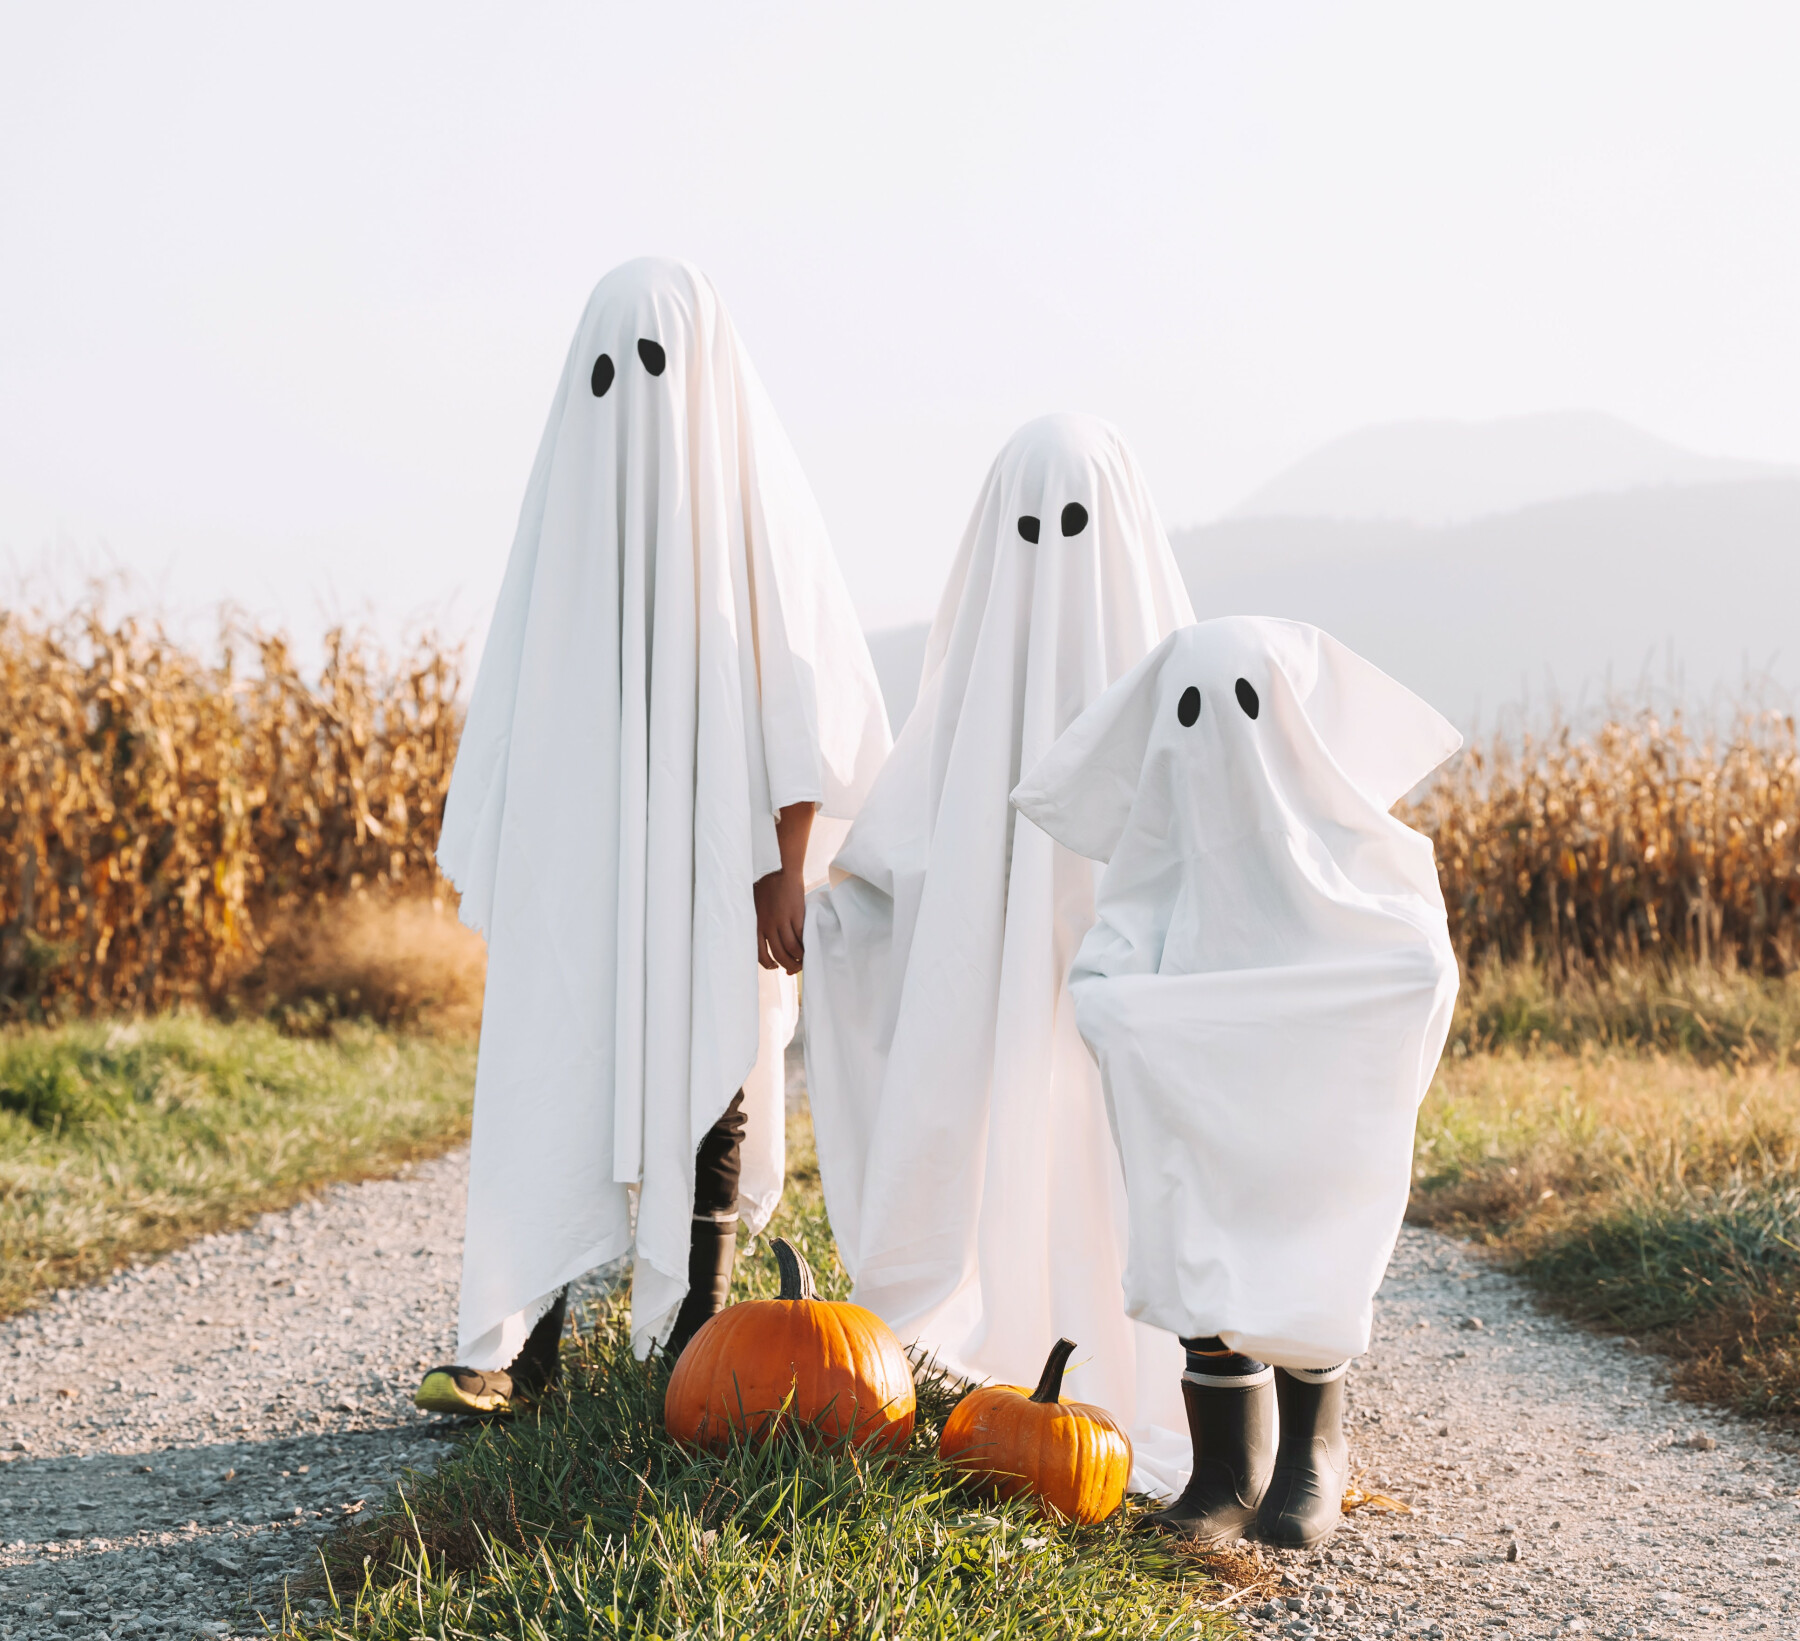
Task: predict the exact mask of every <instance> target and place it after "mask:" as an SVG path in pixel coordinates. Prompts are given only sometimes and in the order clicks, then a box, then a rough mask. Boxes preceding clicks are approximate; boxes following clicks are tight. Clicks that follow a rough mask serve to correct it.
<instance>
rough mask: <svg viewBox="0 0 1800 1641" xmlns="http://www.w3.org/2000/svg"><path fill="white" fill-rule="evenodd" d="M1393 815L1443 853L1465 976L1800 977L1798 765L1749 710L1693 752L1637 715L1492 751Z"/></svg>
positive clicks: (1680, 731)
mask: <svg viewBox="0 0 1800 1641" xmlns="http://www.w3.org/2000/svg"><path fill="white" fill-rule="evenodd" d="M1403 813H1404V815H1405V818H1406V819H1407V820H1408V821H1409V822H1410V823H1411V824H1412V825H1414V826H1417V827H1418V828H1419V829H1420V830H1422V831H1424V832H1426V833H1428V834H1429V835H1430V837H1431V838H1432V840H1433V842H1434V843H1435V844H1436V847H1437V862H1438V874H1439V877H1440V879H1441V880H1442V882H1443V886H1444V899H1445V902H1446V904H1447V906H1448V908H1449V912H1450V929H1451V934H1452V936H1453V938H1454V940H1455V942H1456V946H1457V951H1458V954H1459V955H1460V956H1461V958H1462V960H1463V962H1464V964H1465V965H1467V964H1469V963H1471V962H1480V961H1483V960H1485V959H1490V958H1498V959H1502V960H1507V961H1512V960H1517V959H1527V960H1530V959H1536V960H1537V961H1539V962H1542V963H1545V964H1546V965H1547V966H1548V967H1549V968H1550V970H1551V971H1552V973H1553V974H1556V975H1559V976H1565V977H1566V976H1567V975H1569V974H1570V973H1572V972H1575V971H1577V970H1584V969H1586V970H1592V969H1595V968H1608V967H1611V966H1612V965H1614V964H1618V963H1635V962H1639V961H1643V960H1654V961H1658V962H1664V963H1670V962H1680V961H1687V962H1694V963H1700V964H1712V965H1718V966H1722V967H1733V966H1736V967H1741V968H1744V969H1748V970H1751V971H1754V972H1758V973H1772V974H1786V973H1788V972H1790V971H1791V970H1792V969H1793V968H1794V967H1795V966H1796V964H1800V748H1797V747H1796V743H1795V734H1794V720H1793V719H1792V718H1791V717H1788V716H1786V715H1784V714H1781V713H1775V712H1763V711H1755V710H1751V709H1748V708H1746V709H1744V710H1742V711H1740V712H1739V713H1738V714H1737V716H1736V717H1735V719H1734V720H1733V721H1732V722H1731V723H1730V724H1729V725H1727V726H1726V727H1725V728H1724V729H1723V730H1721V731H1718V732H1709V733H1704V734H1700V735H1696V734H1694V733H1692V732H1690V730H1689V729H1688V727H1687V725H1686V723H1685V722H1684V720H1683V718H1682V716H1681V715H1680V714H1679V713H1676V714H1673V715H1671V716H1670V717H1668V718H1667V719H1664V718H1661V717H1658V716H1657V715H1656V714H1655V713H1652V712H1648V711H1646V712H1643V713H1639V714H1637V715H1635V716H1623V717H1619V718H1615V719H1613V720H1612V721H1609V722H1606V723H1604V724H1602V725H1601V726H1600V727H1599V728H1598V729H1596V730H1594V731H1593V732H1592V733H1589V734H1577V733H1576V732H1575V731H1574V730H1572V729H1571V728H1569V727H1568V726H1566V725H1558V726H1555V727H1553V729H1552V731H1551V733H1550V734H1548V735H1546V736H1532V735H1525V736H1522V737H1521V738H1520V739H1519V740H1518V741H1517V742H1516V743H1514V742H1509V741H1507V740H1506V739H1504V738H1502V737H1499V736H1496V737H1494V738H1493V740H1492V741H1490V742H1489V743H1488V744H1487V745H1486V746H1484V747H1480V748H1471V749H1469V750H1468V751H1466V752H1464V753H1463V754H1462V755H1461V756H1460V757H1459V758H1457V759H1456V760H1455V761H1454V762H1452V763H1451V764H1450V765H1449V766H1448V767H1447V768H1446V769H1445V770H1444V771H1443V772H1442V773H1441V774H1440V775H1439V776H1438V778H1437V779H1436V781H1435V782H1434V783H1433V784H1432V785H1431V786H1430V787H1429V788H1428V789H1427V791H1426V794H1425V795H1424V797H1423V798H1422V799H1421V800H1420V801H1418V802H1417V803H1416V804H1414V805H1413V806H1412V807H1411V808H1410V810H1408V811H1404V812H1403Z"/></svg>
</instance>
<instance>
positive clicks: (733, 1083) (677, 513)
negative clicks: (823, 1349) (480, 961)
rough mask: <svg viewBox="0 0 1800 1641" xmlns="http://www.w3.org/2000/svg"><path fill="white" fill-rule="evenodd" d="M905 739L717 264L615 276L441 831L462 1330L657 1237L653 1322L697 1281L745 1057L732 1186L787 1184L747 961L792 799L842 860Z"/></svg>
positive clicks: (601, 292) (555, 422) (756, 1189)
mask: <svg viewBox="0 0 1800 1641" xmlns="http://www.w3.org/2000/svg"><path fill="white" fill-rule="evenodd" d="M889 744H890V737H889V733H888V726H887V718H886V714H885V710H884V708H883V706H882V702H881V695H880V690H879V687H878V685H877V683H876V679H875V672H874V667H873V665H872V663H871V661H870V659H869V653H868V649H867V646H866V645H865V643H864V641H863V637H862V630H861V628H860V626H859V625H858V623H857V620H856V616H855V613H854V611H853V610H852V608H851V605H850V601H849V597H848V594H847V593H846V591H845V588H844V585H843V581H842V578H841V576H840V573H839V571H838V567H837V562H836V560H835V558H834V557H833V555H832V551H831V544H830V542H829V540H828V538H827V535H826V531H825V526H824V522H823V520H822V518H821V517H820V514H819V510H818V507H817V504H816V503H815V501H814V499H813V496H812V492H811V490H810V489H809V487H808V485H807V482H806V478H805V476H804V474H803V473H802V472H801V470H800V465H799V462H798V460H797V459H796V457H795V455H794V452H793V449H792V446H791V445H790V444H789V442H788V440H787V436H786V434H785V433H784V432H783V430H782V427H781V424H780V422H779V421H778V420H777V419H776V416H775V412H774V409H773V407H772V406H771V405H770V403H769V399H768V396H767V394H766V393H765V392H764V389H763V387H762V384H761V382H760V381H759V380H758V379H757V376H756V373H755V371H754V370H752V368H751V366H750V361H749V359H748V358H747V357H746V355H745V353H744V350H743V347H742V345H741V344H740V342H739V340H738V337H737V333H736V331H735V330H734V329H733V328H732V325H731V321H730V319H729V318H728V317H727V315H726V313H725V309H724V307H723V306H722V305H721V303H720V301H719V298H718V295H717V293H716V292H715V291H714V290H713V287H712V285H711V284H710V283H709V282H708V281H707V279H706V278H705V276H704V275H703V274H701V273H700V272H699V271H698V270H696V269H694V268H692V267H689V266H688V265H687V264H685V263H681V262H675V261H668V260H663V259H656V258H646V259H643V260H640V261H636V262H630V263H626V264H625V265H623V266H622V267H619V268H617V269H615V270H614V271H613V272H611V273H610V274H608V275H607V276H606V277H605V278H604V279H603V280H601V282H600V284H599V285H598V286H597V287H596V288H595V290H594V293H593V295H592V297H591V298H590V299H589V301H588V304H587V309H586V311H585V312H584V313H583V315H582V319H581V324H580V327H579V329H578V330H577V331H576V334H575V339H574V342H573V344H572V346H571V348H570V351H569V356H568V361H567V363H566V365H565V366H564V369H563V374H562V380H561V383H560V385H559V386H558V388H557V392H556V398H555V401H554V403H553V404H552V406H551V410H550V420H549V425H548V426H547V427H546V429H545V431H544V437H543V441H542V443H541V445H540V446H539V449H538V455H537V461H536V463H535V465H534V466H533V468H532V473H531V479H530V483H529V485H528V487H527V489H526V493H525V501H524V505H523V507H522V509H521V512H520V517H519V525H518V533H517V536H516V538H515V540H514V543H513V549H512V556H511V558H510V560H509V561H508V564H507V569H506V577H505V581H504V584H503V585H502V587H501V591H500V597H499V602H498V605H497V607H496V609H495V613H494V619H493V624H492V627H491V628H490V630H489V634H488V642H487V647H486V649H485V650H484V651H483V654H482V659H481V667H480V672H479V675H478V676H477V679H476V683H475V691H474V696H473V699H472V701H471V704H470V708H469V716H468V722H467V724H466V726H465V728H464V731H463V738H462V745H461V749H460V751H459V753H458V755H457V762H456V771H455V775H454V777H453V779H452V782H451V787H450V794H449V799H448V802H447V804H446V808H445V816H444V828H443V839H442V842H441V844H440V847H439V860H440V862H441V863H442V865H443V868H444V870H445V872H446V873H447V874H448V875H449V877H450V879H451V881H452V882H453V883H454V884H455V885H456V887H457V888H458V889H459V890H460V891H461V894H462V916H463V919H464V921H465V922H467V923H468V924H470V925H471V926H472V927H474V928H476V929H478V930H480V931H482V932H483V933H484V934H485V935H486V936H487V941H488V978H487V994H486V1002H485V1006H484V1011H483V1016H482V1027H481V1050H480V1062H479V1068H478V1070H477V1072H476V1084H475V1116H474V1135H473V1141H472V1152H471V1159H470V1177H469V1206H468V1225H467V1235H466V1239H465V1244H464V1252H463V1283H462V1305H461V1314H460V1319H459V1325H458V1326H459V1340H460V1343H459V1347H458V1349H459V1357H460V1360H461V1361H463V1362H464V1363H466V1364H468V1365H469V1366H471V1367H475V1368H484V1369H485V1368H497V1367H503V1366H505V1365H506V1364H507V1363H508V1362H510V1361H511V1360H512V1359H513V1357H514V1356H515V1355H516V1354H517V1352H518V1350H519V1347H520V1346H521V1345H522V1344H523V1343H524V1341H525V1338H526V1336H527V1334H528V1333H529V1332H530V1329H531V1327H532V1325H533V1323H534V1322H535V1321H536V1320H537V1319H538V1317H539V1316H541V1315H542V1314H543V1313H544V1312H545V1310H546V1309H547V1308H548V1307H549V1305H550V1304H551V1303H552V1302H553V1300H554V1298H555V1296H556V1294H557V1292H558V1290H559V1289H560V1288H561V1287H562V1286H563V1285H564V1284H565V1283H567V1282H569V1281H571V1280H572V1279H573V1278H575V1277H578V1276H580V1275H582V1274H583V1273H584V1272H586V1271H589V1270H591V1269H593V1268H594V1267H596V1266H598V1265H602V1264H605V1263H607V1262H608V1261H611V1260H614V1259H617V1258H619V1257H620V1256H622V1255H625V1254H627V1253H633V1252H635V1265H634V1271H633V1286H632V1336H633V1343H634V1346H635V1348H636V1349H637V1351H638V1354H639V1355H640V1356H641V1355H643V1354H645V1353H647V1352H648V1350H649V1349H650V1347H651V1345H652V1344H653V1343H654V1342H656V1341H658V1340H660V1339H661V1338H663V1337H664V1336H666V1334H667V1333H668V1330H669V1328H670V1327H671V1326H672V1324H673V1321H674V1318H675V1313H676V1311H677V1309H678V1308H679V1306H680V1304H681V1301H682V1298H683V1297H684V1295H685V1294H686V1292H687V1286H688V1251H689V1241H690V1228H691V1214H692V1210H693V1191H694V1163H695V1148H696V1147H697V1145H698V1144H699V1142H700V1140H701V1138H702V1137H703V1136H704V1135H705V1133H706V1131H707V1130H708V1128H709V1127H711V1125H712V1124H713V1123H714V1122H715V1121H716V1120H717V1119H718V1118H719V1117H720V1116H721V1115H722V1114H723V1112H724V1110H725V1108H726V1106H727V1104H728V1103H729V1102H730V1100H731V1098H732V1096H733V1094H734V1093H735V1092H736V1091H737V1089H738V1088H739V1087H740V1085H741V1086H742V1087H743V1088H744V1090H745V1106H746V1116H747V1125H746V1131H745V1137H744V1148H743V1173H742V1183H741V1187H740V1200H739V1209H740V1212H741V1214H742V1215H743V1218H744V1219H745V1221H746V1222H747V1223H748V1225H749V1227H750V1229H751V1231H752V1232H753V1233H754V1232H755V1231H756V1230H758V1229H760V1227H761V1226H762V1224H763V1223H764V1222H766V1220H767V1219H768V1216H769V1214H770V1213H771V1212H772V1211H773V1210H774V1207H775V1205H776V1202H777V1201H778V1200H779V1198H780V1195H781V1186H782V1178H783V1161H784V1143H783V1090H782V1074H781V1068H782V1055H783V1050H784V1048H785V1046H786V1044H787V1042H788V1041H789V1039H790V1038H791V1037H792V1035H793V1029H794V1022H795V1014H796V1002H795V989H794V985H793V982H792V981H791V980H790V979H789V978H788V977H787V976H786V975H782V974H778V973H770V972H768V971H764V970H759V969H758V967H757V963H756V945H757V925H756V909H755V905H754V899H753V895H752V885H753V884H754V882H755V880H756V879H757V878H759V877H761V876H763V875H764V874H766V873H768V872H771V871H774V870H775V869H776V868H777V867H778V866H779V865H780V856H779V852H778V849H777V845H776V833H775V817H776V815H777V813H778V812H779V811H780V810H781V809H782V808H784V807H786V806H787V805H789V804H794V803H801V802H808V801H812V802H816V803H818V804H819V805H820V809H819V814H818V819H817V821H816V822H815V825H814V828H813V832H812V837H811V844H810V848H809V851H808V863H807V864H808V872H807V875H808V878H809V880H815V881H816V880H818V879H819V878H822V876H823V872H824V866H825V864H826V863H827V862H828V861H829V860H830V857H831V854H832V852H833V851H834V850H835V848H836V846H837V844H838V843H839V842H841V840H842V838H843V836H844V832H845V823H847V822H848V821H849V819H850V818H851V817H852V816H854V814H855V813H856V810H857V807H858V805H859V804H860V802H861V801H862V798H863V796H864V794H865V793H866V792H867V790H868V788H869V785H870V783H871V781H872V780H873V778H874V775H875V772H876V770H877V769H878V768H879V767H880V766H881V763H882V760H883V759H884V757H885V756H886V754H887V751H888V747H889Z"/></svg>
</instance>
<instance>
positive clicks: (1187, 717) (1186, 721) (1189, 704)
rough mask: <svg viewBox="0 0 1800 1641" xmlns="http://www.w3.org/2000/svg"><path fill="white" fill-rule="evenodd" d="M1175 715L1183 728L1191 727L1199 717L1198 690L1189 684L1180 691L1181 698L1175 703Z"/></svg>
mask: <svg viewBox="0 0 1800 1641" xmlns="http://www.w3.org/2000/svg"><path fill="white" fill-rule="evenodd" d="M1175 716H1176V717H1177V718H1179V719H1180V720H1181V727H1182V728H1183V729H1192V728H1193V727H1194V725H1195V723H1196V722H1197V721H1198V720H1199V717H1200V692H1199V690H1197V689H1195V688H1194V686H1193V685H1192V684H1189V685H1188V687H1187V688H1186V689H1184V690H1183V691H1182V692H1181V699H1180V700H1179V701H1177V702H1176V703H1175Z"/></svg>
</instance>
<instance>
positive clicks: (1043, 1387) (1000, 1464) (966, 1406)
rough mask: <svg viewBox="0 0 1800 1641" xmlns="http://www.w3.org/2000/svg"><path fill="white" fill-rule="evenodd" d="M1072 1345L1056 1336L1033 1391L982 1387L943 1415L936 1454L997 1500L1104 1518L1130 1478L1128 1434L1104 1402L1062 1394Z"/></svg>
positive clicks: (1079, 1517)
mask: <svg viewBox="0 0 1800 1641" xmlns="http://www.w3.org/2000/svg"><path fill="white" fill-rule="evenodd" d="M1074 1349H1075V1342H1074V1340H1072V1339H1059V1340H1057V1341H1056V1344H1055V1347H1054V1348H1053V1349H1052V1350H1051V1352H1050V1359H1049V1360H1048V1361H1047V1362H1045V1364H1044V1376H1043V1378H1041V1379H1040V1380H1039V1381H1038V1387H1037V1389H1036V1390H1033V1391H1027V1390H1026V1389H1025V1388H1024V1386H1023V1385H984V1386H982V1388H981V1389H979V1390H972V1391H970V1392H969V1394H968V1395H967V1396H965V1397H963V1399H962V1400H961V1401H960V1402H958V1403H957V1404H956V1407H955V1409H954V1410H953V1411H952V1412H951V1414H950V1417H949V1418H948V1419H946V1420H945V1421H944V1434H943V1435H942V1436H941V1437H940V1438H939V1440H938V1457H939V1458H941V1459H944V1460H947V1461H948V1462H949V1463H951V1464H953V1465H955V1466H956V1467H957V1468H958V1469H960V1470H966V1471H968V1472H969V1473H970V1474H971V1475H976V1476H981V1477H983V1478H984V1479H986V1480H987V1482H988V1483H989V1485H990V1486H992V1487H993V1489H994V1490H995V1491H996V1492H997V1493H998V1494H999V1495H1000V1497H1001V1498H1008V1499H1010V1498H1017V1497H1019V1496H1020V1495H1021V1494H1030V1495H1032V1496H1033V1497H1035V1498H1036V1499H1037V1500H1038V1502H1039V1504H1041V1505H1042V1506H1043V1507H1044V1508H1045V1509H1046V1510H1047V1511H1050V1512H1054V1513H1055V1514H1056V1515H1058V1516H1061V1517H1063V1518H1064V1519H1065V1520H1068V1521H1090V1522H1091V1521H1105V1520H1106V1518H1107V1517H1108V1516H1110V1515H1111V1514H1112V1513H1113V1511H1115V1510H1116V1509H1118V1508H1119V1505H1120V1504H1121V1502H1123V1500H1124V1498H1125V1486H1126V1483H1127V1482H1128V1481H1129V1480H1130V1479H1131V1438H1130V1437H1129V1436H1127V1435H1126V1434H1125V1432H1124V1431H1123V1430H1121V1429H1120V1428H1119V1426H1118V1424H1117V1423H1116V1422H1115V1421H1114V1419H1113V1416H1112V1415H1111V1414H1110V1413H1108V1412H1107V1411H1106V1409H1105V1408H1103V1407H1092V1406H1090V1405H1089V1404H1088V1403H1086V1402H1065V1401H1064V1400H1063V1399H1062V1380H1063V1369H1064V1368H1066V1367H1067V1366H1068V1363H1069V1356H1070V1354H1071V1352H1073V1351H1074Z"/></svg>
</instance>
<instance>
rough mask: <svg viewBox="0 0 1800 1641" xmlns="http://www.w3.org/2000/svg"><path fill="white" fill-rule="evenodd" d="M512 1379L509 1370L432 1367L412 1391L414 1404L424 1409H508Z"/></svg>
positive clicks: (466, 1412) (430, 1411)
mask: <svg viewBox="0 0 1800 1641" xmlns="http://www.w3.org/2000/svg"><path fill="white" fill-rule="evenodd" d="M512 1394H513V1382H512V1378H511V1376H510V1375H509V1374H505V1373H481V1372H479V1371H477V1370H476V1369H475V1368H468V1367H439V1368H433V1369H432V1370H431V1371H430V1372H429V1373H428V1374H426V1375H425V1379H424V1382H423V1383H422V1384H421V1385H420V1386H419V1388H418V1389H417V1390H415V1391H414V1392H413V1406H414V1407H418V1408H423V1409H424V1410H425V1411H426V1412H427V1413H465V1414H469V1413H473V1414H483V1413H510V1412H511V1411H512Z"/></svg>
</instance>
